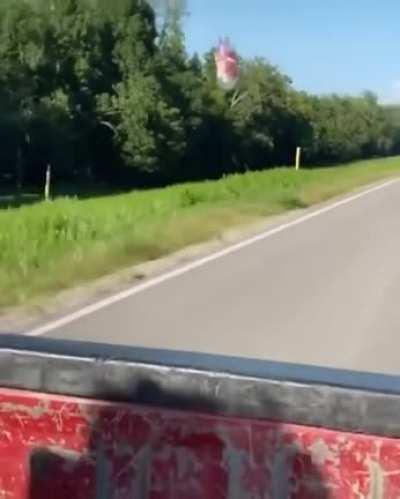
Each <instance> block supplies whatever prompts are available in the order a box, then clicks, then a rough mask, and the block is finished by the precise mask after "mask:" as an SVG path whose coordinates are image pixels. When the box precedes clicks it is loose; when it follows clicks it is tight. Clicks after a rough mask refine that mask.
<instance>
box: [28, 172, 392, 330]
mask: <svg viewBox="0 0 400 499" xmlns="http://www.w3.org/2000/svg"><path fill="white" fill-rule="evenodd" d="M399 181H400V179H393V180H389V181H387V182H385V183H383V184H379V185H377V186H374V187H370V188H368V189H366V190H364V191H362V192H360V193H358V194H354V195H352V196H349V197H346V198H344V199H341V200H340V201H336V202H334V203H332V204H330V205H328V206H324V207H323V208H320V209H318V210H315V211H312V212H311V213H308V214H307V215H303V216H301V217H299V218H297V219H296V220H293V221H291V222H287V223H284V224H282V225H279V226H278V227H274V228H273V229H269V230H267V231H265V232H262V233H261V234H258V235H256V236H254V237H251V238H249V239H246V240H244V241H241V242H239V243H236V244H234V245H232V246H229V247H227V248H225V249H223V250H220V251H217V252H216V253H213V254H211V255H208V256H206V257H203V258H200V259H199V260H195V261H193V262H190V263H188V264H186V265H183V266H182V267H179V268H177V269H175V270H172V271H170V272H167V273H165V274H163V275H160V276H158V277H155V278H153V279H149V280H148V281H146V282H143V283H142V284H138V285H135V286H133V287H131V288H129V289H127V290H125V291H122V292H120V293H117V294H115V295H113V296H110V297H108V298H105V299H103V300H100V301H98V302H96V303H93V304H92V305H89V306H87V307H84V308H82V309H80V310H77V311H76V312H73V313H71V314H68V315H66V316H65V317H62V318H61V319H57V320H54V321H52V322H49V323H47V324H44V325H43V326H39V327H37V328H35V329H32V330H31V331H27V332H25V333H24V334H25V335H26V336H43V335H44V334H46V333H49V332H50V331H54V330H55V329H58V328H61V327H63V326H66V325H67V324H70V323H71V322H75V321H77V320H79V319H82V318H83V317H86V316H88V315H91V314H94V313H95V312H97V311H99V310H101V309H103V308H106V307H109V306H111V305H113V304H115V303H118V302H120V301H122V300H126V299H127V298H130V297H131V296H134V295H137V294H139V293H142V292H143V291H146V290H147V289H150V288H153V287H154V286H158V285H159V284H162V283H163V282H166V281H169V280H170V279H174V278H175V277H179V276H181V275H183V274H186V273H187V272H190V271H192V270H194V269H197V268H199V267H202V266H203V265H207V264H208V263H210V262H213V261H215V260H218V259H220V258H223V257H224V256H227V255H230V254H232V253H235V252H237V251H240V250H242V249H243V248H247V247H248V246H251V245H252V244H255V243H258V242H260V241H263V240H265V239H268V238H269V237H272V236H275V235H276V234H279V233H280V232H283V231H285V230H287V229H290V228H291V227H296V226H297V225H300V224H303V223H304V222H307V221H308V220H312V219H313V218H316V217H319V216H320V215H323V214H325V213H328V212H330V211H332V210H335V209H336V208H340V207H341V206H345V205H347V204H350V203H352V202H354V201H357V200H358V199H361V198H363V197H365V196H367V195H369V194H371V193H373V192H377V191H380V190H382V189H385V188H386V187H389V186H391V185H393V184H394V183H397V182H399Z"/></svg>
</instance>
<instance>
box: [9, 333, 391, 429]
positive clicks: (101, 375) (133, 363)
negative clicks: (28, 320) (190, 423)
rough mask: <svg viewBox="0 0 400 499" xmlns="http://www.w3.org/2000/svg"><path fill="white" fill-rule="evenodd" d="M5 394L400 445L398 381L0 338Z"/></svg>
mask: <svg viewBox="0 0 400 499" xmlns="http://www.w3.org/2000/svg"><path fill="white" fill-rule="evenodd" d="M0 386H3V387H8V388H18V389H26V390H33V391H37V392H42V393H59V394H64V395H71V396H80V397H88V398H103V399H105V400H109V401H129V402H132V403H135V404H140V405H147V406H151V405H153V406H157V407H165V408H172V409H184V410H191V411H202V412H206V413H210V414H217V415H224V416H235V417H244V418H261V419H269V420H276V421H279V422H281V423H296V424H303V425H311V426H321V427H325V428H331V429H336V430H341V431H353V432H362V433H375V434H379V435H382V436H383V435H386V436H397V437H400V418H399V414H400V396H399V395H400V378H399V377H395V376H383V375H375V374H368V373H352V372H345V371H337V370H332V369H322V368H313V367H305V366H296V365H287V364H280V363H270V362H264V361H257V360H252V359H235V358H229V357H219V356H210V355H200V354H192V353H179V352H166V351H156V350H146V349H136V348H125V347H113V346H106V345H98V344H92V343H76V342H65V341H61V342H60V341H54V340H38V339H29V338H23V337H14V336H13V337H11V336H9V337H6V336H3V337H0Z"/></svg>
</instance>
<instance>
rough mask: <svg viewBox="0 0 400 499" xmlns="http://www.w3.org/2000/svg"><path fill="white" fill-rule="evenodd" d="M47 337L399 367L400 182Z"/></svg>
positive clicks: (396, 369) (383, 368)
mask: <svg viewBox="0 0 400 499" xmlns="http://www.w3.org/2000/svg"><path fill="white" fill-rule="evenodd" d="M48 336H52V337H57V338H60V337H62V338H71V339H85V340H97V341H102V342H114V343H121V344H131V345H137V346H146V347H157V348H171V349H182V350H191V351H200V352H211V353H223V354H229V355H239V356H249V357H258V358H266V359H272V360H280V361H291V362H300V363H309V364H317V365H324V366H335V367H343V368H350V369H363V370H364V369H365V370H372V371H381V372H392V373H400V183H395V184H392V185H390V186H387V187H385V188H384V189H381V190H379V191H374V192H371V193H369V194H368V195H366V196H364V197H362V198H359V199H356V200H353V201H352V202H351V203H348V204H345V205H342V206H339V207H336V208H335V209H333V210H331V211H329V212H325V213H323V214H321V215H319V216H317V217H315V218H312V219H309V220H307V221H304V223H300V224H298V225H296V226H291V227H290V228H287V229H286V230H283V231H282V232H279V233H277V234H275V235H273V236H272V237H268V238H267V239H265V240H263V241H259V242H257V243H255V244H252V245H250V246H248V247H246V248H243V249H241V250H240V251H237V252H234V253H232V254H229V255H228V256H225V257H224V258H220V259H218V260H215V261H212V262H209V263H207V264H206V265H204V266H202V267H200V268H197V269H194V270H191V271H190V272H187V273H185V274H183V275H180V276H178V277H175V278H173V279H170V280H167V281H166V282H163V283H161V284H158V285H157V286H154V287H152V288H150V289H147V290H145V291H143V292H141V293H139V294H137V295H135V296H132V297H130V298H128V299H126V300H123V301H121V302H119V303H116V304H114V305H112V306H109V307H107V308H104V309H102V310H99V311H97V312H96V313H93V314H91V315H89V316H87V317H84V318H81V319H80V320H78V321H75V322H73V323H70V324H68V325H65V326H63V327H61V328H59V329H57V330H55V331H52V332H50V333H48Z"/></svg>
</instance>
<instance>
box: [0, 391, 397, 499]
mask: <svg viewBox="0 0 400 499" xmlns="http://www.w3.org/2000/svg"><path fill="white" fill-rule="evenodd" d="M399 468H400V441H398V440H395V439H388V438H379V437H376V436H371V435H355V434H350V433H340V432H336V431H330V430H325V429H318V428H309V427H301V426H296V425H288V424H279V423H272V422H269V421H252V420H243V419H235V418H223V417H216V416H206V415H201V414H192V413H185V412H175V411H164V410H155V409H149V408H142V407H136V406H130V405H124V404H108V403H105V402H97V401H89V400H84V399H82V400H79V399H71V398H67V397H61V396H49V395H39V394H34V393H27V392H19V391H11V390H0V497H4V498H8V499H39V498H40V499H50V498H54V497H57V498H58V499H70V498H72V497H73V498H76V499H92V498H93V499H95V498H96V499H102V498H112V499H128V498H129V499H132V498H136V497H137V498H146V497H148V498H150V499H200V498H202V499H204V498H207V499H223V498H233V499H236V498H243V499H246V498H252V499H257V498H274V497H276V498H279V499H280V498H281V497H290V498H293V499H312V498H318V499H324V498H327V499H331V498H332V499H356V498H358V499H359V498H370V497H371V498H372V497H373V498H376V499H379V498H381V499H395V498H398V497H400V472H399Z"/></svg>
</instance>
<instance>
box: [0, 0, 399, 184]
mask: <svg viewBox="0 0 400 499" xmlns="http://www.w3.org/2000/svg"><path fill="white" fill-rule="evenodd" d="M168 4H169V3H168V2H167V3H165V2H162V1H157V0H153V2H152V7H151V6H150V5H149V4H148V3H146V2H145V1H143V0H112V1H110V0H3V1H2V2H1V3H0V140H1V148H0V182H5V181H6V179H9V181H10V182H12V183H13V185H16V186H19V187H21V186H23V185H24V184H27V183H29V184H32V183H41V182H42V180H43V175H44V171H45V169H46V166H47V165H48V164H50V165H51V166H52V169H53V172H54V175H55V177H56V178H57V179H59V180H63V181H66V182H76V183H84V182H91V183H92V182H97V181H102V182H105V183H106V184H108V185H111V184H116V185H124V186H133V185H142V186H143V185H156V184H165V183H170V182H176V181H182V180H188V179H202V178H214V177H219V176H221V175H223V174H225V173H228V172H235V171H246V170H251V169H259V168H264V167H269V166H273V165H281V164H289V163H292V161H293V155H294V150H295V148H296V146H298V145H299V146H302V147H303V149H304V161H305V163H306V164H307V165H310V166H312V165H314V164H323V163H333V162H337V161H347V160H351V159H354V158H366V157H372V156H376V155H389V154H392V153H395V152H399V150H400V131H399V130H400V127H399V122H400V119H399V114H400V113H399V112H398V110H396V109H393V108H391V109H385V108H383V107H381V106H380V105H379V104H378V102H377V99H376V97H375V96H374V95H372V94H370V93H365V94H364V95H362V96H358V97H342V96H337V95H331V96H320V97H316V96H310V95H308V94H306V93H303V92H298V91H296V90H295V89H294V88H293V86H292V84H291V81H290V79H289V78H288V77H286V76H285V75H283V74H282V73H281V72H280V71H279V70H278V69H277V68H276V67H274V66H271V65H270V64H268V63H267V62H266V61H265V60H263V59H255V60H243V61H242V77H241V81H240V88H239V89H238V90H237V91H236V92H224V91H223V90H221V89H220V88H219V87H218V85H217V82H216V76H215V67H214V60H213V52H212V50H210V52H209V53H208V54H205V55H204V56H203V57H202V58H199V57H197V56H195V57H189V56H188V54H187V52H186V50H185V45H184V37H183V34H182V31H181V26H180V21H181V19H180V18H181V14H182V11H183V4H184V2H183V1H180V2H172V3H171V5H172V6H173V8H172V7H171V8H170V9H168V8H167V9H165V8H161V7H163V6H164V7H165V5H167V6H168Z"/></svg>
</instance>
